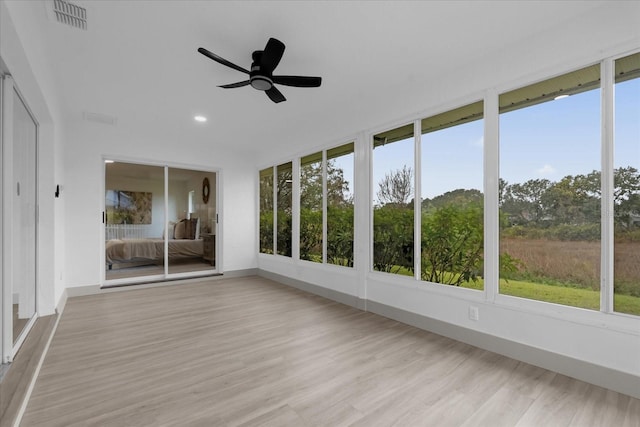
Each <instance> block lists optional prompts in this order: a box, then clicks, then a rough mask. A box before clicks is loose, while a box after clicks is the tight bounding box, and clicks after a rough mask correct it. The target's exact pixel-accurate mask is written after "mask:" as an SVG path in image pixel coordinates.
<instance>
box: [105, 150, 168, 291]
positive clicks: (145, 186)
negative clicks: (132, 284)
mask: <svg viewBox="0 0 640 427" xmlns="http://www.w3.org/2000/svg"><path fill="white" fill-rule="evenodd" d="M105 170H106V173H105V177H106V179H105V240H106V242H105V269H106V275H105V277H106V279H107V280H114V279H125V278H131V277H140V276H160V277H163V276H164V273H165V269H164V223H165V215H164V167H162V166H149V165H138V164H133V163H124V162H112V161H110V160H107V161H106V164H105Z"/></svg>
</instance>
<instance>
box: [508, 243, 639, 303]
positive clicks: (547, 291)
mask: <svg viewBox="0 0 640 427" xmlns="http://www.w3.org/2000/svg"><path fill="white" fill-rule="evenodd" d="M500 252H501V253H507V254H509V255H510V256H512V257H514V258H516V259H518V260H519V261H520V265H519V268H518V270H517V271H516V272H511V273H509V274H505V275H504V277H502V279H507V280H508V282H509V283H507V282H505V281H504V280H501V281H500V292H501V293H505V294H509V295H514V296H521V297H524V298H530V299H536V300H541V301H548V302H555V303H558V304H565V305H571V306H575V307H582V308H593V309H597V308H598V307H599V300H600V292H599V291H600V256H601V255H600V242H597V241H596V242H594V241H584V240H582V241H560V240H547V239H523V238H502V239H501V240H500ZM511 282H513V283H511ZM546 285H549V286H546ZM558 287H562V288H564V290H562V291H559V290H557V289H554V288H558ZM571 288H576V289H575V291H578V290H580V291H583V292H573V291H571V290H570V289H571ZM614 289H615V293H614V309H615V311H618V312H622V313H629V314H640V298H638V297H640V242H638V241H618V242H616V243H615V262H614ZM585 291H590V292H592V295H589V294H588V293H585Z"/></svg>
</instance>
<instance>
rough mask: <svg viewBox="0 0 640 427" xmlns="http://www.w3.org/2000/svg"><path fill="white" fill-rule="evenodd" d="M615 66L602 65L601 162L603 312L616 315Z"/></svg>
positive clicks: (601, 286) (601, 302) (611, 63)
mask: <svg viewBox="0 0 640 427" xmlns="http://www.w3.org/2000/svg"><path fill="white" fill-rule="evenodd" d="M613 69H614V64H613V60H611V59H607V60H605V61H603V62H602V64H601V75H602V78H601V132H602V134H601V138H602V140H601V144H602V145H601V150H602V155H601V161H602V174H601V176H602V179H601V185H602V188H601V191H602V197H601V198H600V202H601V203H602V205H601V218H602V219H601V221H602V227H601V239H602V243H601V246H600V251H601V259H600V263H601V264H600V311H602V312H603V313H612V312H613V281H614V273H613V263H614V254H613V251H614V239H613V234H614V225H613V219H614V218H613V216H614V212H613V194H614V178H613V174H614V166H613V160H614V159H613V152H614V146H613V144H614V75H613V74H614V71H613Z"/></svg>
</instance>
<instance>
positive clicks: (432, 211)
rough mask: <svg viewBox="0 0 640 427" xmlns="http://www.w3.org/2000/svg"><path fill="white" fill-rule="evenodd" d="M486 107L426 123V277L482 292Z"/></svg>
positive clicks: (423, 257)
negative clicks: (484, 114) (483, 154)
mask: <svg viewBox="0 0 640 427" xmlns="http://www.w3.org/2000/svg"><path fill="white" fill-rule="evenodd" d="M482 117H483V103H482V102H477V103H475V104H472V105H468V106H465V107H462V108H458V109H456V110H453V111H448V112H446V113H443V114H439V115H437V116H433V117H429V118H426V119H424V120H422V137H421V145H422V147H421V156H422V159H421V165H422V184H421V190H422V209H421V211H422V234H421V237H422V239H421V272H420V274H421V278H422V280H425V281H429V282H433V283H441V284H447V285H455V286H464V287H469V288H475V289H482V288H483V281H482V270H483V263H482V255H483V240H484V239H483V230H484V220H483V200H484V196H483V194H482V186H483V179H482V176H483V161H482V146H483V135H484V127H483V123H484V121H483V120H482Z"/></svg>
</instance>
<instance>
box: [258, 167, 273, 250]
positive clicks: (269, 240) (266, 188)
mask: <svg viewBox="0 0 640 427" xmlns="http://www.w3.org/2000/svg"><path fill="white" fill-rule="evenodd" d="M260 252H261V253H263V254H272V253H273V168H272V167H271V168H267V169H263V170H261V171H260Z"/></svg>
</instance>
